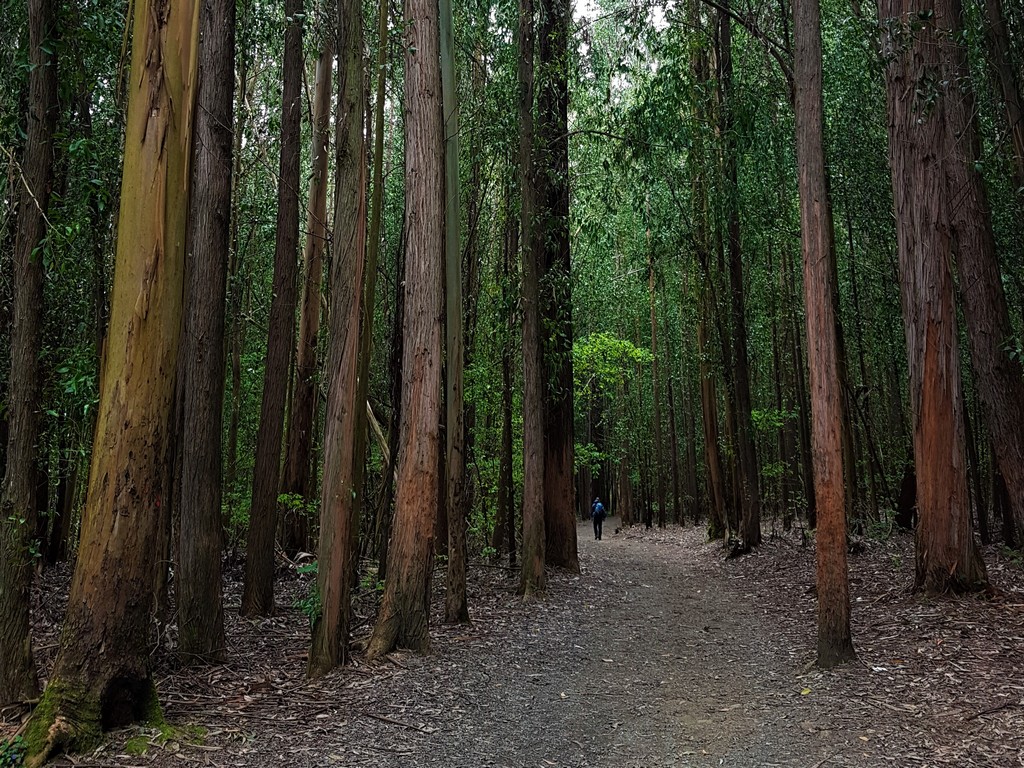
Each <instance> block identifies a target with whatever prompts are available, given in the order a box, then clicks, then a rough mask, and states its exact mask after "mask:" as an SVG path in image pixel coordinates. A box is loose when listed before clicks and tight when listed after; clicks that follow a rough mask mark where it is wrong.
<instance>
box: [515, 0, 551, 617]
mask: <svg viewBox="0 0 1024 768" xmlns="http://www.w3.org/2000/svg"><path fill="white" fill-rule="evenodd" d="M533 7H534V6H533V0H519V72H518V76H519V179H520V189H521V192H522V198H521V200H520V226H521V229H522V237H521V241H522V250H523V278H522V307H523V566H522V569H521V571H520V582H519V591H520V592H521V593H522V594H523V595H524V596H526V597H530V596H531V595H534V594H538V593H542V592H543V591H544V588H545V586H546V583H545V574H544V564H545V542H546V540H547V537H546V533H545V527H546V522H547V521H546V519H545V513H544V499H545V495H546V494H545V490H544V489H545V487H546V486H545V481H544V473H545V469H546V467H545V456H544V424H545V421H544V407H545V402H544V373H543V352H542V349H541V344H542V342H541V327H540V318H541V315H540V285H539V280H540V264H539V263H538V256H539V254H538V253H537V250H536V249H535V248H533V247H531V244H532V243H533V228H534V204H535V197H534V193H535V184H536V179H535V177H534V165H533V45H534V30H533Z"/></svg>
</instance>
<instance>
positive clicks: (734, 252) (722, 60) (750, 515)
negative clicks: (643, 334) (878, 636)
mask: <svg viewBox="0 0 1024 768" xmlns="http://www.w3.org/2000/svg"><path fill="white" fill-rule="evenodd" d="M722 8H723V11H722V12H721V13H720V14H719V63H718V66H719V80H720V88H721V91H722V103H721V115H720V121H721V133H722V138H723V141H724V146H723V150H722V152H723V165H724V168H723V174H724V177H725V179H724V181H725V191H724V195H725V208H726V229H727V237H728V252H729V259H728V261H729V289H730V292H729V295H730V302H729V307H730V314H731V320H732V334H731V336H732V350H731V353H732V374H733V375H732V386H733V400H734V404H735V409H736V410H735V414H734V415H735V419H736V454H737V462H736V465H737V472H738V477H737V480H738V483H737V484H738V486H739V493H740V498H739V499H738V501H740V502H741V504H742V514H741V516H740V527H739V531H738V533H739V537H740V540H741V542H742V545H743V546H744V547H755V546H757V545H758V544H760V543H761V492H760V484H759V481H758V469H757V453H756V450H755V447H754V435H753V423H752V421H751V409H752V405H751V399H750V362H749V359H748V353H747V311H746V298H745V291H744V285H743V256H742V243H741V241H740V207H739V176H738V171H737V149H736V146H737V142H736V133H735V132H736V123H735V119H734V116H733V111H734V109H735V107H736V104H735V99H736V95H735V91H734V85H733V63H732V16H731V12H730V10H729V9H730V5H729V0H725V2H723V3H722Z"/></svg>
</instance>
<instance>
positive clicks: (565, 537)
mask: <svg viewBox="0 0 1024 768" xmlns="http://www.w3.org/2000/svg"><path fill="white" fill-rule="evenodd" d="M538 17H539V27H540V28H539V29H538V30H537V78H536V88H537V141H536V144H535V154H536V157H535V159H534V166H533V171H534V178H535V179H536V184H537V188H536V198H535V200H534V203H535V205H536V210H535V215H534V218H533V224H532V225H531V227H532V229H531V232H532V236H533V240H532V242H533V246H532V247H533V250H534V252H535V256H534V258H535V259H536V260H537V264H538V269H539V280H540V285H539V290H540V295H539V300H540V313H541V318H542V323H543V326H544V327H545V328H550V329H551V331H550V332H547V331H545V332H544V333H542V334H541V346H542V358H541V365H542V369H541V370H542V374H541V375H542V377H543V380H544V383H545V394H544V422H543V423H544V426H543V430H544V459H543V460H544V540H545V562H546V563H547V564H548V565H553V566H555V567H557V568H565V569H567V570H569V571H570V572H573V573H578V572H579V570H580V564H579V556H578V554H577V543H576V484H575V482H574V480H573V477H574V472H575V467H574V464H575V458H574V451H575V437H574V435H573V429H574V418H573V370H572V366H573V358H572V339H573V329H572V281H571V275H570V270H571V258H570V252H569V248H570V246H569V129H568V125H569V122H568V106H569V89H568V87H569V80H568V78H569V47H568V46H569V24H570V21H571V17H572V13H571V9H570V3H569V0H541V1H540V7H539V8H538ZM528 242H529V241H526V240H524V241H523V245H524V247H526V246H527V245H528Z"/></svg>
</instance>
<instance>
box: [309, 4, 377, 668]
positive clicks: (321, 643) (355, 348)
mask: <svg viewBox="0 0 1024 768" xmlns="http://www.w3.org/2000/svg"><path fill="white" fill-rule="evenodd" d="M337 23H338V55H339V65H338V120H337V122H336V124H335V132H336V142H335V143H336V156H337V162H336V166H335V167H336V168H337V183H336V185H335V188H336V189H337V196H336V198H335V215H334V231H335V233H336V236H335V238H334V259H333V264H332V266H331V301H332V307H331V349H330V355H329V360H328V363H329V371H328V377H329V379H328V380H329V381H330V390H329V394H328V400H327V422H326V424H325V427H324V475H323V477H324V479H323V492H322V495H321V502H320V553H319V556H318V558H317V562H318V563H319V568H318V571H317V586H318V589H319V592H320V604H321V613H320V615H319V616H318V617H317V619H316V621H315V622H314V624H313V645H312V649H311V650H310V654H309V674H310V676H311V677H316V676H319V675H323V674H326V673H327V672H329V671H330V670H331V669H332V668H334V667H336V666H338V665H339V664H343V663H344V662H345V659H346V655H347V650H348V648H347V646H348V634H349V632H348V622H349V612H350V606H349V589H350V586H351V583H352V555H353V552H354V546H353V543H354V540H355V536H356V533H357V530H358V529H357V526H356V520H357V519H358V518H357V516H356V509H357V507H358V505H359V503H360V500H359V497H358V495H357V493H356V488H355V461H356V456H355V429H356V425H357V424H358V423H359V417H360V411H363V410H365V407H366V406H365V405H364V404H363V403H360V402H359V400H358V388H357V382H356V377H357V373H358V370H359V312H360V304H359V297H360V296H361V295H362V291H363V266H364V261H365V258H366V142H365V139H364V134H363V116H364V114H365V112H366V97H365V89H364V87H363V74H364V73H363V20H362V5H361V3H360V2H359V0H338V4H337Z"/></svg>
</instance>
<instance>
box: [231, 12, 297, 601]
mask: <svg viewBox="0 0 1024 768" xmlns="http://www.w3.org/2000/svg"><path fill="white" fill-rule="evenodd" d="M284 14H285V17H286V19H287V20H288V21H287V26H286V27H285V33H284V89H283V94H282V98H281V158H280V164H279V170H278V186H277V223H276V229H275V231H276V233H277V235H276V240H275V243H274V280H273V289H272V290H273V296H272V297H271V300H270V324H269V330H268V334H267V361H266V365H265V366H264V374H263V400H262V402H261V404H260V426H259V430H258V432H257V434H256V457H255V464H254V467H253V483H252V504H251V506H250V508H249V532H248V534H247V536H246V540H245V587H244V589H243V590H242V615H243V616H269V615H270V614H272V613H273V612H274V539H275V534H276V529H277V497H278V494H279V492H280V490H281V486H280V479H281V438H282V435H283V433H284V409H285V401H286V400H287V396H288V378H289V376H288V366H289V364H290V362H291V350H292V345H293V344H294V343H295V302H296V293H297V290H296V288H297V286H296V273H297V271H298V264H297V259H296V256H297V251H298V245H299V180H300V175H299V141H300V139H301V131H300V127H301V126H300V123H301V116H302V100H301V99H300V87H301V84H302V21H303V0H285V4H284Z"/></svg>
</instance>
